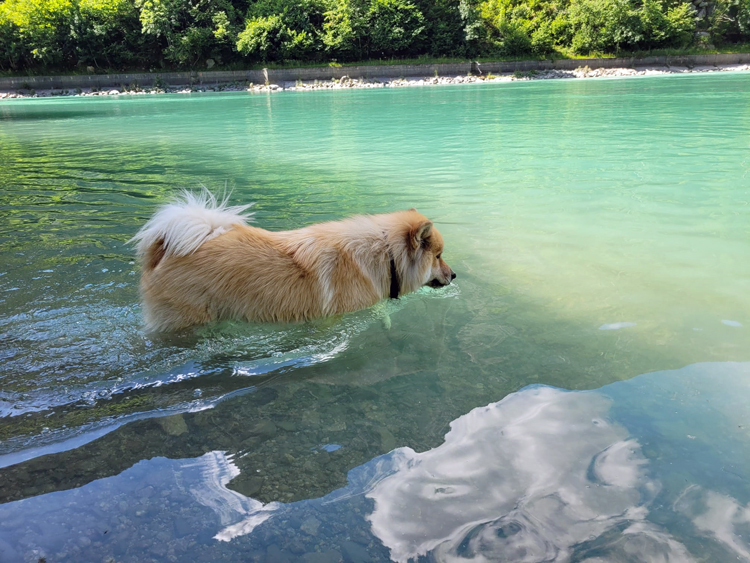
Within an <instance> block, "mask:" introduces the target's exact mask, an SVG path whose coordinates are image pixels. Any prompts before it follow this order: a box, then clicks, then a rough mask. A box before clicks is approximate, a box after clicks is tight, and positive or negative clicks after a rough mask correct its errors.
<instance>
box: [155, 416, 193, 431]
mask: <svg viewBox="0 0 750 563" xmlns="http://www.w3.org/2000/svg"><path fill="white" fill-rule="evenodd" d="M156 422H158V423H159V426H161V427H162V429H163V430H164V432H166V433H167V434H169V435H170V436H180V435H181V434H184V433H185V432H187V431H188V427H187V424H185V419H184V418H183V416H182V415H181V414H174V415H172V416H165V417H162V418H158V419H156Z"/></svg>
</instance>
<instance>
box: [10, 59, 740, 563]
mask: <svg viewBox="0 0 750 563" xmlns="http://www.w3.org/2000/svg"><path fill="white" fill-rule="evenodd" d="M748 86H750V75H747V74H742V73H736V74H721V75H691V76H669V77H647V78H636V79H613V80H586V81H572V80H571V81H568V80H559V81H544V82H542V81H539V82H528V83H518V82H516V83H512V84H499V85H476V86H461V87H440V88H437V87H436V88H409V89H393V90H391V89H383V90H376V91H371V90H367V91H361V90H360V91H342V92H305V93H281V94H275V95H269V96H265V95H264V96H257V95H256V96H253V95H247V94H244V93H243V94H221V95H208V94H200V95H199V94H192V95H179V96H178V95H173V96H158V97H149V96H139V97H132V98H125V97H121V98H104V99H70V98H67V99H45V100H14V101H11V102H4V103H2V104H0V213H1V214H2V222H1V223H0V339H1V341H2V346H1V347H0V355H1V360H2V366H3V368H2V371H1V372H0V416H2V424H0V482H1V483H2V485H0V503H2V504H0V554H1V555H3V556H4V557H5V558H7V559H9V560H14V559H18V560H29V561H36V560H37V559H38V558H39V557H42V556H44V557H47V559H48V560H106V559H107V558H114V559H115V560H117V561H120V560H123V561H128V560H132V561H142V560H148V559H149V558H153V559H155V560H160V561H161V560H167V559H170V558H177V560H183V559H185V558H188V557H189V558H190V559H191V560H205V561H215V560H218V559H220V558H222V557H227V558H230V559H235V560H236V559H237V558H250V559H258V560H264V559H268V560H273V559H274V558H276V560H279V558H280V559H281V560H284V559H288V560H296V559H300V560H303V561H338V560H340V559H342V558H343V559H345V560H347V561H367V560H372V561H380V560H388V559H389V558H394V559H397V560H408V559H414V558H418V557H428V558H431V559H433V560H439V561H449V560H460V559H478V560H480V559H481V558H485V559H486V560H498V559H501V558H505V559H509V560H517V561H521V560H529V561H539V560H561V561H562V560H586V559H588V560H592V561H593V560H613V559H614V560H616V559H617V558H623V557H626V554H631V555H630V556H631V557H632V556H636V557H637V558H641V559H643V558H649V557H650V558H654V557H656V555H655V554H661V556H663V557H665V558H666V559H664V560H674V561H682V560H686V559H691V558H693V559H696V560H727V559H729V558H731V559H735V558H740V559H750V544H749V543H748V539H747V538H748V532H750V530H747V529H746V528H748V526H749V524H748V522H750V509H749V508H748V506H750V505H749V504H748V503H750V487H748V484H747V483H748V481H747V479H748V476H749V475H748V470H747V467H750V465H749V464H748V462H749V461H750V460H748V455H749V453H750V444H749V443H748V434H747V425H746V423H745V421H746V420H748V418H747V416H746V414H747V413H745V410H746V409H747V407H746V406H745V405H747V404H748V401H747V400H746V399H747V393H748V381H750V379H748V376H749V375H750V374H749V373H748V367H747V366H748V363H747V362H748V361H749V360H750V357H748V350H750V347H749V346H748V344H750V342H749V340H750V339H749V338H748V326H749V325H750V314H749V313H750V260H748V257H750V237H749V235H750V227H748V225H750V196H748V190H747V187H748V168H750V160H749V159H748V158H747V154H748V144H750V138H749V137H748V135H747V132H748V131H750V88H749V87H748ZM200 185H205V186H207V187H209V188H211V189H214V190H222V189H224V188H225V186H226V187H227V188H228V189H231V190H232V197H231V200H232V202H233V203H245V202H249V201H255V202H257V203H256V206H255V208H254V209H255V211H256V215H255V220H256V223H257V224H258V225H260V226H263V227H266V228H270V229H290V228H296V227H300V226H304V225H307V224H310V223H312V222H316V221H321V220H328V219H336V218H340V217H344V216H347V215H351V214H356V213H370V212H372V213H377V212H384V211H390V210H395V209H403V208H409V207H416V208H417V209H418V210H419V211H420V212H422V213H424V214H426V215H427V216H429V217H431V218H433V219H434V220H435V223H436V224H437V226H438V228H439V229H440V231H441V233H442V234H443V236H444V238H445V241H446V250H445V257H446V260H447V261H448V263H449V264H450V265H451V267H452V268H453V269H454V270H455V271H456V272H457V274H458V278H457V279H456V282H455V284H454V285H452V286H450V287H448V288H445V289H441V290H432V289H425V290H423V291H420V292H418V293H416V294H413V295H410V296H408V297H406V298H403V299H401V300H398V301H388V302H384V303H382V304H380V305H378V306H376V307H374V308H372V309H370V310H366V311H361V312H357V313H352V314H350V315H345V316H344V317H342V318H339V319H334V320H328V321H321V322H315V323H309V324H303V325H293V326H288V325H252V324H241V323H222V324H220V325H215V326H209V327H203V328H200V329H197V330H194V331H187V332H183V333H180V334H173V335H166V336H157V335H153V334H147V333H144V331H143V329H142V326H141V322H140V308H139V305H138V294H137V277H138V269H137V264H135V262H134V257H133V252H132V249H131V248H129V247H128V246H127V245H126V241H127V240H128V239H129V238H130V237H131V236H132V235H133V234H134V233H135V232H136V231H137V229H138V228H139V227H140V225H142V224H143V223H144V222H145V220H147V218H148V217H149V216H150V214H151V213H152V212H153V211H154V209H155V207H156V206H158V205H159V204H160V203H162V202H164V201H165V200H166V199H167V198H168V197H169V196H170V195H171V194H173V193H175V192H176V191H177V190H179V189H180V188H184V187H188V188H193V187H195V188H197V187H199V186H200ZM641 374H645V375H641ZM632 554H635V555H632ZM597 558H599V559H597ZM670 558H671V559H670Z"/></svg>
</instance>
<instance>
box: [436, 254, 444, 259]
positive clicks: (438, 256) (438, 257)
mask: <svg viewBox="0 0 750 563" xmlns="http://www.w3.org/2000/svg"><path fill="white" fill-rule="evenodd" d="M442 255H443V253H442V252H441V253H440V254H438V255H437V256H435V258H437V259H438V260H440V257H441V256H442Z"/></svg>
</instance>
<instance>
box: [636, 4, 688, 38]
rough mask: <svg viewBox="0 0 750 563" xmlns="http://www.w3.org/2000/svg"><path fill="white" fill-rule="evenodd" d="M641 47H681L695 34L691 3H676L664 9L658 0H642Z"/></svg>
mask: <svg viewBox="0 0 750 563" xmlns="http://www.w3.org/2000/svg"><path fill="white" fill-rule="evenodd" d="M640 18H641V28H642V30H643V45H642V47H643V48H647V49H651V48H658V47H683V46H685V45H687V44H689V43H690V42H691V41H692V40H693V36H694V34H695V9H694V8H693V6H692V4H688V3H683V4H677V5H676V6H672V7H669V8H666V9H665V6H664V5H663V4H662V3H661V2H659V0H644V1H643V6H642V7H641V9H640Z"/></svg>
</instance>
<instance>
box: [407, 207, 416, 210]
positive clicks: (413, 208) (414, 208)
mask: <svg viewBox="0 0 750 563" xmlns="http://www.w3.org/2000/svg"><path fill="white" fill-rule="evenodd" d="M416 210H417V208H416V207H412V208H411V209H409V211H416Z"/></svg>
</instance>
